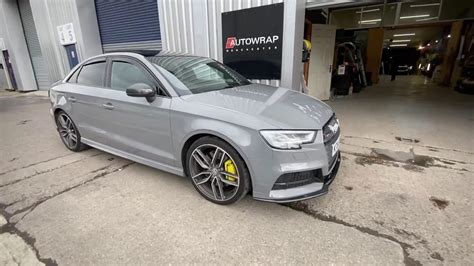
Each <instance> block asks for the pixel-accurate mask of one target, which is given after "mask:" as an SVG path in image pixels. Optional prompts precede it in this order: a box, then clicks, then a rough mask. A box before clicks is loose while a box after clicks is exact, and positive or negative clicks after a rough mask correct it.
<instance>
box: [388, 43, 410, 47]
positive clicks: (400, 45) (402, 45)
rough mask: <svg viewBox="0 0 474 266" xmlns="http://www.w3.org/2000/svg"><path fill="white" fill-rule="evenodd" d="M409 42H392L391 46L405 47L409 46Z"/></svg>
mask: <svg viewBox="0 0 474 266" xmlns="http://www.w3.org/2000/svg"><path fill="white" fill-rule="evenodd" d="M407 45H408V44H406V43H399V44H390V47H405V46H407Z"/></svg>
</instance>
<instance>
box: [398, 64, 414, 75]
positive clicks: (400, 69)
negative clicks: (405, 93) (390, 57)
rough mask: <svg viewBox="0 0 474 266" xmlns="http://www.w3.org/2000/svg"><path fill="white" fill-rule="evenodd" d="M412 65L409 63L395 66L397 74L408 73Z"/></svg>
mask: <svg viewBox="0 0 474 266" xmlns="http://www.w3.org/2000/svg"><path fill="white" fill-rule="evenodd" d="M412 69H413V67H412V66H409V65H399V66H398V67H397V74H401V75H410V74H411V71H412Z"/></svg>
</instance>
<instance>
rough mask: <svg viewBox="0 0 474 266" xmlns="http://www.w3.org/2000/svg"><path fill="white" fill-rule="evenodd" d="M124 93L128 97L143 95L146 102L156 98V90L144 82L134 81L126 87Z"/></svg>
mask: <svg viewBox="0 0 474 266" xmlns="http://www.w3.org/2000/svg"><path fill="white" fill-rule="evenodd" d="M126 93H127V95H128V96H130V97H145V98H146V99H147V101H148V102H152V101H153V100H155V98H156V91H155V90H154V89H153V88H152V87H150V85H148V84H145V83H136V84H133V85H132V86H130V87H128V88H127V90H126Z"/></svg>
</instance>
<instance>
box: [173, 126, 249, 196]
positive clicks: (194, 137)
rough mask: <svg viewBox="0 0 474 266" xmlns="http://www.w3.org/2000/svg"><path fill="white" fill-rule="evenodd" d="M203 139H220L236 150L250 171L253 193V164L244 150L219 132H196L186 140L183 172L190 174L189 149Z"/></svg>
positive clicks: (182, 161)
mask: <svg viewBox="0 0 474 266" xmlns="http://www.w3.org/2000/svg"><path fill="white" fill-rule="evenodd" d="M203 137H214V138H217V139H220V140H222V141H224V142H226V143H227V144H229V145H230V146H231V147H232V148H234V150H235V151H236V152H237V153H238V154H239V156H240V157H241V158H242V160H243V161H244V163H245V166H246V167H247V169H248V171H249V174H250V184H251V187H250V191H252V187H253V180H252V176H253V171H252V166H251V164H250V163H249V161H248V158H247V157H246V156H245V154H244V153H243V151H242V149H240V148H239V146H238V145H237V144H236V143H234V142H233V141H231V140H230V139H229V138H227V137H226V136H223V135H222V134H219V133H217V132H212V131H201V132H195V133H194V134H191V135H190V136H189V137H188V138H186V141H185V142H184V144H183V145H182V147H181V156H180V158H181V164H182V166H183V172H184V174H185V175H187V174H188V169H187V164H186V154H187V152H188V150H189V148H190V147H191V145H192V144H193V143H194V142H195V141H197V140H198V139H201V138H203Z"/></svg>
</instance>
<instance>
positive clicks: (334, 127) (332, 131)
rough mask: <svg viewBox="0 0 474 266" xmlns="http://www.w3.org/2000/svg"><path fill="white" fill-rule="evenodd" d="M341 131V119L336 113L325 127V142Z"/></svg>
mask: <svg viewBox="0 0 474 266" xmlns="http://www.w3.org/2000/svg"><path fill="white" fill-rule="evenodd" d="M338 132H339V119H337V117H336V116H335V115H333V116H332V117H331V119H330V120H329V121H328V122H327V123H326V125H324V127H323V141H324V143H326V142H328V141H329V140H331V139H332V138H333V137H334V136H335V135H337V134H338Z"/></svg>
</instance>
